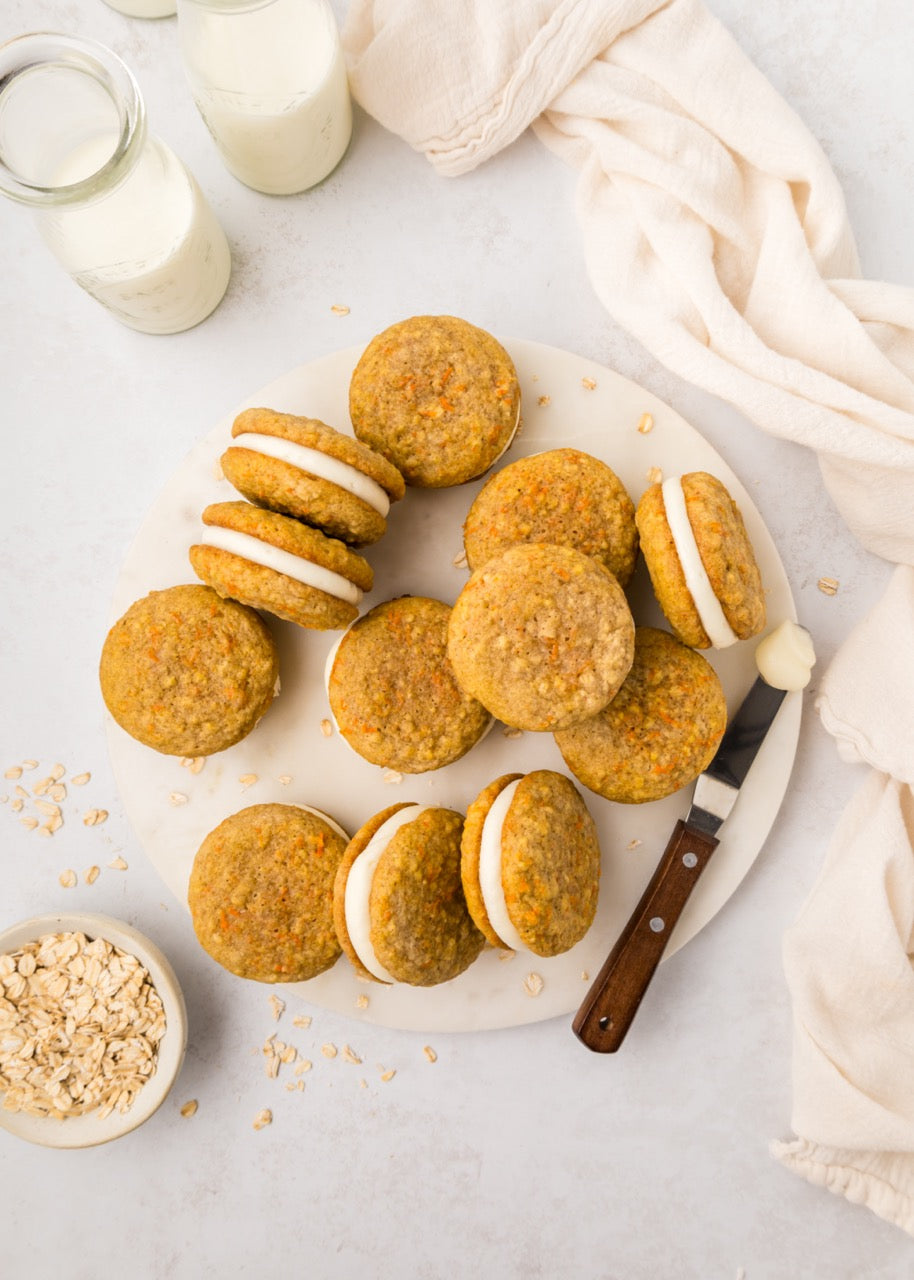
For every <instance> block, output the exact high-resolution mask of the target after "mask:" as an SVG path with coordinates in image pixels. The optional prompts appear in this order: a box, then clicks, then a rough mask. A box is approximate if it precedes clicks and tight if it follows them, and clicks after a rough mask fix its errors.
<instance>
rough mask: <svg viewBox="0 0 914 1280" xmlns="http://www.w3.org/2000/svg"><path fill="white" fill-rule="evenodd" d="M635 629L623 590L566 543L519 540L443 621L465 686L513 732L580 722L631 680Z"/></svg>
mask: <svg viewBox="0 0 914 1280" xmlns="http://www.w3.org/2000/svg"><path fill="white" fill-rule="evenodd" d="M634 635H635V628H634V623H633V622H632V615H631V612H630V610H629V607H628V603H627V601H626V599H625V594H624V592H623V591H622V588H621V587H620V586H619V583H618V582H617V581H616V578H615V577H614V576H613V574H611V573H610V571H609V570H608V569H607V568H605V567H604V566H603V565H602V564H600V563H599V561H597V560H594V559H592V558H591V557H590V556H586V555H584V554H583V552H581V551H576V550H575V549H574V548H573V547H557V546H552V545H550V544H547V543H525V544H520V545H518V546H514V547H509V548H508V550H507V551H503V552H502V553H501V555H499V556H496V557H495V558H494V559H492V560H489V561H487V562H486V563H485V564H484V565H483V566H482V568H480V569H477V570H475V572H474V573H473V574H472V575H471V577H470V579H469V581H468V582H467V584H466V586H465V587H464V588H463V590H462V591H461V593H460V595H459V596H458V597H457V601H456V603H455V604H454V608H453V610H452V612H451V619H450V623H449V624H448V655H449V657H450V659H451V663H452V664H453V667H454V671H455V672H456V675H457V679H458V681H459V682H460V684H461V685H462V687H463V688H464V689H465V690H466V691H467V692H468V693H470V694H472V696H473V697H475V698H478V700H479V701H480V702H481V703H482V704H483V706H484V707H486V708H487V709H488V710H489V711H491V713H492V715H493V716H495V717H497V719H499V720H501V721H503V722H504V723H505V724H508V725H512V726H514V727H515V728H518V729H531V730H536V731H540V732H544V731H549V730H554V729H559V728H564V727H565V726H567V725H571V724H575V723H576V722H577V721H578V720H586V719H587V718H588V717H589V716H592V715H594V714H595V713H596V712H597V711H599V710H600V709H601V708H602V707H604V706H605V705H606V703H607V702H609V700H610V698H612V697H613V695H614V694H615V692H616V690H617V689H618V688H619V686H620V685H621V683H622V681H623V680H624V679H625V677H626V675H627V674H628V670H629V667H630V666H631V664H632V656H633V653H634Z"/></svg>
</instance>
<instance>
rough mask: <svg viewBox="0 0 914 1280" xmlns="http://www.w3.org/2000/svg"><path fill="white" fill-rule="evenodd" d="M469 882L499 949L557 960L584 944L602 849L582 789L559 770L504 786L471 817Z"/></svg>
mask: <svg viewBox="0 0 914 1280" xmlns="http://www.w3.org/2000/svg"><path fill="white" fill-rule="evenodd" d="M461 875H462V878H463V888H464V893H465V894H466V899H467V906H468V907H469V911H470V915H471V916H472V917H473V919H474V920H475V922H476V925H477V926H478V928H479V929H480V930H481V932H482V933H483V934H485V936H486V938H487V939H488V940H489V942H491V943H492V945H493V946H496V947H504V948H509V949H510V950H513V951H523V950H526V951H532V952H534V954H536V955H539V956H557V955H560V954H562V953H563V952H565V951H568V950H570V949H571V947H573V946H574V945H575V943H577V942H580V940H581V939H582V938H583V937H584V935H585V934H586V933H587V931H588V929H589V928H590V926H591V924H592V923H593V920H594V916H595V914H596V910H597V898H598V895H599V888H600V845H599V841H598V839H597V829H596V824H595V823H594V820H593V818H592V817H591V815H590V813H589V811H588V809H587V806H586V805H585V803H584V801H583V799H582V798H581V795H580V793H579V792H578V790H577V788H576V787H575V785H574V783H573V782H571V781H570V779H568V778H566V777H565V776H564V774H561V773H555V772H553V771H552V770H551V769H538V770H536V771H535V772H534V773H528V774H526V776H525V775H523V774H520V773H507V774H504V775H503V776H502V777H501V778H496V779H495V781H494V782H492V783H490V784H489V786H487V787H485V788H484V790H483V791H481V792H480V794H479V795H478V796H477V797H476V799H475V800H474V801H473V803H472V804H471V805H470V807H469V809H468V810H467V816H466V824H465V826H464V829H463V839H462V841H461Z"/></svg>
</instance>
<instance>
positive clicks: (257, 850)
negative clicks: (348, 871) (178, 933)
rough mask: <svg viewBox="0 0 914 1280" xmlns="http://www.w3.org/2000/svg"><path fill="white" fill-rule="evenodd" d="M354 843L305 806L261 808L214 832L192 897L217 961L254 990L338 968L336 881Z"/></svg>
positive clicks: (195, 873) (201, 933)
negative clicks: (261, 985)
mask: <svg viewBox="0 0 914 1280" xmlns="http://www.w3.org/2000/svg"><path fill="white" fill-rule="evenodd" d="M348 840H349V837H348V836H347V834H346V832H345V831H344V830H343V829H342V827H340V826H338V825H337V824H336V822H334V821H333V819H332V818H329V817H328V816H327V815H326V814H324V813H321V812H320V811H319V810H317V809H311V808H309V807H307V806H304V805H291V804H257V805H251V806H250V807H249V808H247V809H242V810H240V812H238V813H234V814H232V815H231V817H229V818H226V819H225V820H224V821H223V822H220V824H219V825H218V827H216V828H215V829H214V830H213V831H211V832H210V833H209V835H208V836H207V837H206V839H205V840H204V841H203V843H202V844H201V845H200V848H199V849H198V850H197V854H196V857H195V858H194V863H193V867H192V869H191V873H190V883H189V886H188V891H187V900H188V905H189V906H190V913H191V919H192V921H193V926H194V932H195V933H196V935H197V938H198V940H199V942H200V945H201V946H202V947H203V948H204V950H206V951H207V952H209V954H210V955H211V956H212V958H213V959H214V960H216V961H217V962H218V963H219V964H221V965H222V966H223V968H225V969H228V970H229V971H230V972H231V973H234V974H236V975H237V976H238V977H240V978H251V979H253V980H254V981H256V982H303V981H305V980H307V979H308V978H314V977H316V976H317V974H319V973H323V971H324V970H325V969H329V968H330V966H331V965H332V964H333V963H334V962H335V961H336V959H337V958H338V957H339V954H340V945H339V941H338V939H337V936H336V930H335V928H334V926H333V882H334V878H335V876H336V872H337V868H338V867H339V864H340V860H341V858H342V856H343V852H344V850H345V848H346V845H347V843H348Z"/></svg>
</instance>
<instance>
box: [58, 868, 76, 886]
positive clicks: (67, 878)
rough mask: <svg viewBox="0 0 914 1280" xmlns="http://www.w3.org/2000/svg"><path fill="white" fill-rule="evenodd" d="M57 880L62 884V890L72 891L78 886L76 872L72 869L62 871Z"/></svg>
mask: <svg viewBox="0 0 914 1280" xmlns="http://www.w3.org/2000/svg"><path fill="white" fill-rule="evenodd" d="M57 879H58V881H59V882H60V887H61V889H72V888H74V886H75V884H76V872H75V871H72V870H70V869H67V870H66V871H61V873H60V875H59V876H58V877H57Z"/></svg>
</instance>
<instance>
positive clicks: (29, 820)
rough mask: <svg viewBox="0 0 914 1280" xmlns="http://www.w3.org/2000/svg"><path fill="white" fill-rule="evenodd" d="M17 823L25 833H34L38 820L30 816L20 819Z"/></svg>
mask: <svg viewBox="0 0 914 1280" xmlns="http://www.w3.org/2000/svg"><path fill="white" fill-rule="evenodd" d="M19 821H20V822H21V823H22V825H23V826H24V827H25V829H26V831H34V830H35V828H36V827H37V826H38V819H37V818H33V817H31V816H28V817H25V818H20V819H19Z"/></svg>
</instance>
